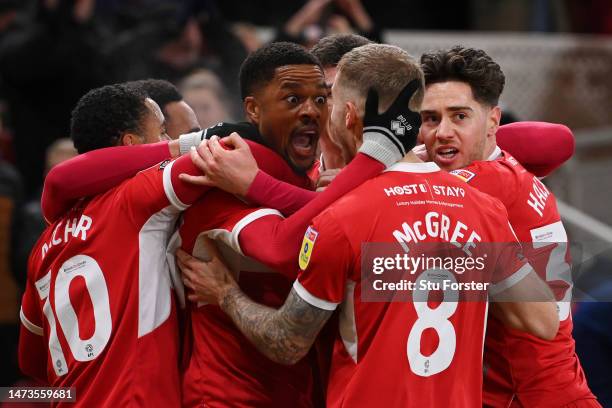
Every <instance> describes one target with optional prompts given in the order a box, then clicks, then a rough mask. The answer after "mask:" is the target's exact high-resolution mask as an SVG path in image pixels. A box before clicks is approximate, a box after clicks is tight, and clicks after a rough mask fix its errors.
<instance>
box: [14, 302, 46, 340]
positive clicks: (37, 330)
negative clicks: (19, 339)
mask: <svg viewBox="0 0 612 408" xmlns="http://www.w3.org/2000/svg"><path fill="white" fill-rule="evenodd" d="M19 317H20V318H21V323H22V324H23V326H24V327H25V328H26V329H28V330H29V331H31V332H32V333H34V334H36V335H37V336H42V335H43V328H42V327H40V326H37V325H35V324H34V323H32V322H31V321H30V320H29V319H28V318H27V317H26V315H25V313H23V308H20V309H19Z"/></svg>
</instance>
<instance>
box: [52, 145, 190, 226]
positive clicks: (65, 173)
mask: <svg viewBox="0 0 612 408" xmlns="http://www.w3.org/2000/svg"><path fill="white" fill-rule="evenodd" d="M178 153H179V151H178V141H171V142H167V141H166V142H160V143H154V144H146V145H138V146H119V147H109V148H106V149H98V150H93V151H90V152H87V153H83V154H80V155H78V156H76V157H74V158H72V159H70V160H67V161H65V162H63V163H60V164H58V165H57V166H55V167H53V168H52V169H51V171H49V174H48V175H47V177H46V178H45V184H44V187H43V192H42V197H41V207H42V213H43V216H44V217H45V219H46V220H47V222H49V223H52V222H54V221H55V220H57V218H59V217H60V216H61V215H62V214H63V213H65V212H66V211H67V210H69V209H70V207H72V206H73V205H74V203H75V202H76V201H77V200H78V199H79V198H81V197H88V196H92V195H96V194H100V193H102V192H104V191H107V190H109V189H110V188H113V187H114V186H117V185H119V184H120V183H121V182H122V181H124V180H126V179H128V178H130V177H132V176H134V175H135V174H136V173H138V172H139V171H141V170H143V169H146V168H148V167H150V166H153V165H154V164H157V163H159V162H161V161H163V160H166V159H168V158H170V157H177V156H178Z"/></svg>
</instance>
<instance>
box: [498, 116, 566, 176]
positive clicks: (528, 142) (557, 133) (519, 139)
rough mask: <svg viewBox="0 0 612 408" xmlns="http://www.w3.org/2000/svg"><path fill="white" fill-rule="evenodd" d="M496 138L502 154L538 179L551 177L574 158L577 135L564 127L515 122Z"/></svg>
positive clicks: (499, 132) (501, 129)
mask: <svg viewBox="0 0 612 408" xmlns="http://www.w3.org/2000/svg"><path fill="white" fill-rule="evenodd" d="M496 136H497V145H498V146H499V147H500V148H501V149H502V150H506V151H508V152H509V153H510V154H511V155H512V156H514V158H515V159H516V160H518V161H519V163H521V164H522V165H523V167H525V169H527V171H529V172H530V173H533V174H534V175H536V176H538V177H545V176H547V175H549V174H550V173H552V172H553V171H554V170H556V169H557V168H558V167H559V166H561V165H562V164H563V163H565V162H566V161H567V160H568V159H569V158H570V157H572V155H573V154H574V135H573V134H572V131H571V130H570V129H569V128H568V127H567V126H565V125H560V124H556V123H546V122H516V123H510V124H508V125H504V126H501V127H500V128H499V129H498V131H497V134H496Z"/></svg>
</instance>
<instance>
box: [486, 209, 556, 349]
mask: <svg viewBox="0 0 612 408" xmlns="http://www.w3.org/2000/svg"><path fill="white" fill-rule="evenodd" d="M499 207H500V209H503V207H502V206H501V205H500V206H499ZM501 228H503V234H504V235H505V237H504V238H503V239H502V242H501V243H497V244H495V246H496V248H495V249H496V250H497V251H498V253H499V255H498V256H497V258H496V265H495V272H494V276H493V279H492V282H493V284H492V285H491V286H490V288H489V295H490V296H491V300H492V301H493V302H494V303H493V305H492V308H491V313H492V314H493V315H495V316H496V317H497V318H498V319H500V320H501V321H502V322H503V323H504V324H506V325H508V326H509V327H512V328H514V329H518V330H522V331H525V332H528V333H531V334H533V335H535V336H537V337H540V338H542V339H545V340H552V339H553V338H554V337H555V336H556V335H557V330H558V329H559V314H558V313H557V305H556V302H555V298H554V295H553V293H552V292H551V290H550V288H549V287H548V285H547V284H546V282H544V281H542V279H540V277H539V276H538V275H537V273H536V272H535V271H534V270H533V268H532V267H531V265H530V264H529V263H528V262H527V261H526V260H525V259H524V256H523V254H522V250H521V246H520V244H519V242H517V241H516V238H515V234H514V232H513V231H512V227H510V224H509V223H505V224H504V225H502V226H501Z"/></svg>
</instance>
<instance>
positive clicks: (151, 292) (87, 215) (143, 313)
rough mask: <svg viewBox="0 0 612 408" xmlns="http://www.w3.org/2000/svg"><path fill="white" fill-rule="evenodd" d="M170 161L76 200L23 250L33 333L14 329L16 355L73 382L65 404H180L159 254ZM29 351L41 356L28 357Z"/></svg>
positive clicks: (174, 328)
mask: <svg viewBox="0 0 612 408" xmlns="http://www.w3.org/2000/svg"><path fill="white" fill-rule="evenodd" d="M179 160H181V161H182V162H185V161H188V162H189V163H190V160H189V158H184V159H179ZM176 163H177V162H173V163H170V164H167V163H164V164H162V165H161V166H160V165H157V166H155V167H152V168H149V169H147V170H145V171H143V172H141V173H139V174H138V175H136V176H135V177H133V178H132V179H129V180H127V181H125V182H124V183H122V184H121V185H119V186H118V187H115V188H113V189H111V190H109V191H108V192H106V193H104V194H101V195H98V196H95V197H94V198H91V199H88V200H84V201H81V203H80V204H79V205H77V206H76V207H74V208H73V209H72V210H70V211H69V212H67V213H66V214H65V215H64V216H63V217H61V218H60V219H59V220H57V221H56V222H55V223H54V224H52V225H51V226H49V227H48V228H47V229H46V230H45V232H44V233H43V235H42V236H41V238H40V239H39V241H38V242H37V244H36V245H35V247H34V249H33V251H32V253H31V255H30V259H29V270H28V281H27V287H26V291H25V294H24V295H23V301H22V310H21V320H22V323H23V325H24V327H25V329H27V331H24V330H22V337H24V336H23V334H24V332H25V334H26V335H27V336H31V337H32V338H33V339H35V340H36V339H37V336H41V337H40V338H39V339H40V341H38V342H37V343H33V342H32V341H29V340H28V339H27V338H22V343H21V345H20V350H19V353H20V361H23V362H24V364H22V366H24V365H25V366H36V365H42V366H43V367H45V366H46V371H47V373H46V374H47V378H48V382H49V384H50V385H51V386H53V387H76V403H74V404H70V403H69V404H67V405H68V406H71V407H72V406H78V407H93V406H108V407H124V406H130V407H133V406H147V407H176V406H179V405H180V384H179V373H178V358H179V356H178V354H179V352H178V350H179V333H178V325H177V312H176V307H175V302H174V294H173V291H172V288H171V286H172V285H171V278H170V276H169V274H168V268H167V266H166V258H165V249H166V246H167V243H168V240H169V238H170V236H171V234H172V232H173V231H174V230H175V224H176V221H177V218H178V215H179V211H180V210H183V209H184V208H185V205H184V204H183V203H181V201H180V200H179V199H178V198H177V195H178V196H181V195H180V194H178V192H177V191H175V190H174V189H173V187H172V182H173V181H172V180H173V177H175V176H176V174H172V173H171V171H172V168H173V164H174V165H176ZM174 167H177V166H174ZM43 338H44V341H43ZM25 344H28V346H24V345H25ZM31 344H38V345H39V347H40V348H41V349H43V350H42V353H39V352H40V350H35V349H33V348H32V346H31ZM37 354H38V355H41V356H46V358H45V360H42V361H41V360H38V361H31V362H28V359H32V358H36V357H32V356H35V355H37ZM57 405H58V406H59V405H63V404H57Z"/></svg>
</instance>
